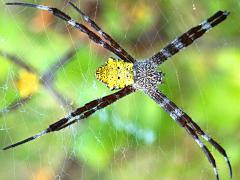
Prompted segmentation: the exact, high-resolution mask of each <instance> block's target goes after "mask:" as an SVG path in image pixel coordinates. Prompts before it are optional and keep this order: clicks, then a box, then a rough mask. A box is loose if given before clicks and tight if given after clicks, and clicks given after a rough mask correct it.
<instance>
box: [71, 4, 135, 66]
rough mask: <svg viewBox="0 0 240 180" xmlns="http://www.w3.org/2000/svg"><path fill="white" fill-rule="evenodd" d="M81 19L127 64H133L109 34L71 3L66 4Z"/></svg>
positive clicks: (132, 59) (131, 59)
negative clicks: (123, 58) (126, 61)
mask: <svg viewBox="0 0 240 180" xmlns="http://www.w3.org/2000/svg"><path fill="white" fill-rule="evenodd" d="M68 3H69V4H70V5H71V6H72V7H73V8H74V9H75V10H76V11H77V12H78V13H79V14H80V15H81V16H82V17H83V20H84V21H86V22H87V23H88V24H90V26H91V27H92V28H93V29H95V30H96V31H97V32H98V34H100V35H101V36H102V37H103V38H104V39H105V40H106V41H108V42H109V43H110V45H111V46H112V47H113V48H114V49H116V50H117V51H118V52H119V53H121V54H122V55H123V56H124V57H126V59H127V60H128V62H132V63H134V62H135V61H136V60H135V59H134V58H133V57H132V56H131V55H129V54H128V53H127V52H126V51H125V50H124V49H123V48H122V47H121V46H120V45H119V44H118V43H117V42H116V41H115V40H114V39H113V38H112V37H111V36H110V35H109V34H107V33H106V32H104V31H102V29H101V28H100V27H99V26H98V25H97V24H96V23H95V22H94V21H93V20H92V19H91V18H90V17H89V16H87V15H86V14H85V13H84V12H82V11H81V10H80V9H79V8H78V7H77V6H76V5H74V4H73V3H72V2H68Z"/></svg>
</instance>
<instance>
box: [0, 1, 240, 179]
mask: <svg viewBox="0 0 240 180" xmlns="http://www.w3.org/2000/svg"><path fill="white" fill-rule="evenodd" d="M9 1H10V0H9ZM9 1H8V2H9ZM5 2H6V1H5V0H2V1H1V2H0V8H1V11H0V52H1V55H0V99H1V100H0V108H1V112H0V113H1V114H0V146H1V147H4V146H6V145H8V144H10V143H13V142H16V141H19V140H22V139H23V138H26V137H28V136H31V135H34V134H35V133H38V132H40V131H42V130H43V129H44V128H46V127H47V126H48V125H49V124H50V123H53V122H55V121H56V120H58V119H60V118H61V117H63V116H65V115H66V114H67V113H69V112H70V110H71V108H74V107H78V106H82V105H84V104H85V103H87V102H89V101H90V100H93V99H95V98H99V97H101V96H104V95H107V94H110V93H112V92H111V91H110V90H109V89H107V88H106V87H105V85H103V84H102V83H100V82H98V81H97V80H96V79H95V75H94V74H95V70H96V68H97V67H99V66H100V65H101V64H103V63H104V62H105V61H106V60H107V58H108V57H111V56H113V57H115V56H114V55H113V54H112V53H110V52H108V51H106V50H104V49H103V48H101V47H99V46H97V45H96V44H94V43H93V42H91V41H90V40H89V39H88V38H87V37H86V35H84V34H82V33H80V32H78V31H76V30H75V29H73V28H72V27H70V26H68V25H67V24H66V23H64V22H63V21H61V20H59V19H57V18H54V17H53V16H52V15H49V14H48V13H45V12H41V11H39V10H36V9H31V8H23V7H14V6H11V7H10V6H9V7H6V6H5V5H4V3H5ZM28 2H34V3H39V4H47V5H51V6H54V7H58V8H59V9H61V10H63V11H65V12H67V13H68V14H71V16H72V17H74V18H75V19H77V20H78V21H80V22H82V19H81V17H80V16H79V15H78V14H77V13H76V12H75V11H74V10H73V9H72V8H71V7H70V6H68V5H67V0H66V1H53V0H47V1H46V0H45V1H37V0H35V1H28ZM73 2H75V3H76V4H77V5H78V6H80V7H81V9H82V10H83V11H84V12H86V13H87V14H88V15H89V16H90V17H92V18H93V19H94V20H96V22H97V23H98V24H99V25H100V26H101V27H102V28H103V30H105V31H106V32H108V33H109V34H111V35H112V36H113V37H114V39H116V40H117V41H118V42H119V43H120V44H121V45H122V46H123V47H124V48H125V49H126V50H127V51H128V52H130V53H131V54H132V55H133V56H134V57H135V58H136V59H144V58H147V57H149V56H151V55H152V54H153V53H156V52H157V51H159V50H160V49H161V48H162V47H163V46H164V45H166V44H167V43H168V42H170V41H171V40H172V39H173V38H175V37H177V36H178V35H180V34H181V33H183V32H185V31H186V30H188V29H189V28H190V27H192V26H194V25H196V24H198V23H200V22H201V21H202V20H204V19H206V18H207V17H209V16H211V15H212V14H213V13H215V12H216V11H217V10H229V11H230V12H231V15H230V16H229V17H228V19H227V20H226V21H225V22H224V23H222V24H220V25H219V26H217V27H216V28H214V29H213V30H212V31H211V32H209V33H207V34H206V35H204V37H202V38H201V39H199V40H198V41H197V42H196V43H194V44H193V45H192V46H191V47H189V48H187V49H185V50H184V51H182V52H181V53H179V54H177V55H176V56H174V57H172V58H171V59H170V60H168V61H167V62H165V63H164V64H163V65H162V66H161V67H160V69H161V70H162V71H164V72H165V73H166V78H165V82H164V84H163V85H161V87H160V89H161V90H162V91H163V92H164V93H165V94H166V95H167V96H168V97H169V98H170V99H172V100H173V101H174V102H175V103H176V104H177V105H179V106H180V107H181V108H182V109H184V110H185V112H187V113H188V114H189V115H190V116H191V117H192V118H193V120H195V121H196V122H197V123H198V124H199V125H200V126H201V127H202V128H203V129H204V130H205V131H206V132H207V133H208V134H210V135H211V136H212V137H214V138H215V139H216V140H217V141H218V142H220V144H221V145H222V146H223V147H224V148H225V149H226V151H227V153H228V155H229V156H230V160H231V163H232V165H233V173H234V175H233V179H239V178H240V173H239V168H240V156H239V155H240V152H239V151H240V145H239V141H240V131H239V129H240V123H239V121H240V105H239V99H240V73H239V72H240V71H239V69H240V50H239V48H240V44H239V42H240V38H239V34H240V30H239V29H240V28H239V27H240V26H239V20H240V15H239V9H240V2H239V1H238V0H229V1H220V0H213V1H209V0H202V1H194V0H181V1H177V0H169V1H167V0H158V1H156V0H132V1H128V0H114V1H103V0H81V1H73ZM65 56H67V57H68V56H69V57H70V58H69V59H67V60H66V62H65V61H64V62H65V63H62V64H61V63H58V62H59V61H61V60H62V59H64V57H65ZM13 57H15V59H16V58H18V59H21V60H22V61H23V62H24V63H26V64H28V65H29V66H31V67H32V68H33V70H32V73H29V72H26V71H24V70H23V69H24V68H23V67H21V66H20V65H18V64H16V62H13V61H11V59H14V58H13ZM59 64H60V65H59ZM53 65H55V66H54V67H53ZM56 67H57V68H56ZM54 68H55V69H54ZM53 69H54V70H53ZM55 70H56V72H55ZM44 75H45V76H44ZM29 95H30V96H29ZM208 147H209V146H208ZM209 148H210V150H211V151H212V153H213V154H214V156H215V158H216V161H217V165H218V169H219V173H220V177H221V179H229V173H228V169H227V165H226V163H225V161H224V159H223V157H222V156H221V155H219V153H218V152H217V151H216V150H215V149H214V148H212V147H209ZM0 160H1V166H0V177H1V179H4V180H12V179H26V180H32V179H34V180H50V179H61V180H67V179H69V180H74V179H116V180H123V179H139V180H141V179H149V180H150V179H161V180H186V179H199V180H200V179H215V177H214V173H213V170H212V168H211V165H210V164H209V162H208V160H207V158H206V157H205V155H204V154H203V152H202V151H201V149H200V148H199V147H198V145H197V144H196V143H195V142H194V141H193V140H192V139H191V137H189V136H188V135H187V133H186V132H185V131H184V130H183V129H181V128H180V127H179V126H178V125H177V124H176V123H175V122H174V121H173V120H172V119H171V118H170V117H169V115H168V114H166V113H165V112H164V111H163V110H162V109H161V108H160V107H159V106H158V105H157V104H155V103H154V102H153V101H152V100H151V99H150V98H148V97H147V96H145V95H144V94H142V93H141V92H137V93H134V94H132V95H130V96H128V97H125V98H123V99H122V100H120V101H118V102H117V103H115V104H113V105H111V106H109V107H107V108H106V109H104V110H101V111H99V112H97V113H95V114H94V115H93V116H91V117H89V118H88V119H85V120H84V121H82V122H79V123H78V124H75V125H73V126H71V127H70V128H66V129H64V130H62V131H60V132H57V133H53V134H49V135H46V136H43V137H42V138H40V139H37V140H35V141H32V142H30V143H28V144H25V145H22V146H19V147H17V148H15V149H12V150H8V151H1V152H0Z"/></svg>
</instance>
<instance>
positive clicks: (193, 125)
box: [186, 116, 232, 178]
mask: <svg viewBox="0 0 240 180" xmlns="http://www.w3.org/2000/svg"><path fill="white" fill-rule="evenodd" d="M186 119H187V121H188V124H189V126H191V128H192V129H194V131H195V132H196V133H197V134H199V135H200V136H201V137H202V138H203V139H205V140H206V141H208V142H209V143H210V144H211V145H212V146H213V147H214V148H215V149H216V150H217V151H218V152H219V153H220V154H222V155H223V157H224V159H225V161H226V162H227V164H228V168H229V172H230V177H231V178H232V166H231V163H230V160H229V158H228V155H227V153H226V151H225V149H224V148H223V147H222V146H221V145H220V144H219V143H218V142H216V141H215V140H214V139H213V138H212V137H210V136H209V135H207V134H206V133H205V132H204V131H203V130H202V129H201V128H200V127H199V126H198V125H197V123H195V122H194V121H193V120H192V119H191V118H190V117H188V116H187V117H186Z"/></svg>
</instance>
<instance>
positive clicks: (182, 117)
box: [146, 89, 232, 178]
mask: <svg viewBox="0 0 240 180" xmlns="http://www.w3.org/2000/svg"><path fill="white" fill-rule="evenodd" d="M146 93H147V94H148V95H149V96H150V97H151V98H152V99H153V100H154V101H156V103H158V104H159V105H160V106H161V107H162V108H163V109H164V110H165V111H166V112H167V113H168V114H169V115H170V116H171V118H172V119H173V120H175V121H176V122H177V123H178V124H179V125H180V126H181V127H183V128H185V129H186V130H187V131H188V133H189V134H190V135H191V136H192V137H193V138H194V140H195V141H196V142H197V143H198V144H199V145H200V147H201V148H202V149H203V150H204V152H205V154H206V153H208V152H207V151H208V150H206V148H205V145H204V146H203V145H201V144H203V143H201V141H199V140H198V139H199V138H198V136H197V134H199V135H201V136H202V137H203V138H204V139H205V140H207V141H208V142H209V143H210V144H211V145H212V146H214V147H215V148H216V149H217V150H218V152H219V153H220V154H222V155H223V156H224V158H225V160H226V162H227V164H228V167H229V171H230V177H232V168H231V164H230V161H229V159H228V156H227V154H226V152H225V150H224V149H223V148H222V147H221V146H220V145H219V144H218V143H217V142H216V141H215V140H213V139H212V138H211V137H209V136H208V135H206V134H205V133H204V132H203V131H202V130H201V129H200V127H199V126H198V125H197V124H196V123H195V122H194V121H193V120H192V119H191V118H190V117H189V116H188V115H187V114H186V113H185V112H183V111H182V110H181V109H179V108H178V107H177V105H176V104H175V103H173V102H172V101H170V100H169V99H168V98H167V97H166V96H165V95H164V94H163V93H161V92H160V91H158V90H157V89H151V90H147V91H146ZM196 137H197V140H196ZM207 157H208V159H209V161H210V160H211V159H212V158H211V155H209V153H208V155H207ZM213 160H214V158H213ZM213 160H211V161H210V162H211V164H212V166H213V167H214V172H215V175H216V177H217V178H218V175H217V169H216V165H215V161H213Z"/></svg>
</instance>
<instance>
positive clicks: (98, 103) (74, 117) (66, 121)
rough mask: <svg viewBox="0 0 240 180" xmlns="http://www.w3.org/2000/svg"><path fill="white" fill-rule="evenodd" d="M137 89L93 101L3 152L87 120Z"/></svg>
mask: <svg viewBox="0 0 240 180" xmlns="http://www.w3.org/2000/svg"><path fill="white" fill-rule="evenodd" d="M134 91H135V89H134V88H133V87H132V86H127V87H125V88H123V89H121V90H120V91H118V92H115V93H112V94H110V95H107V96H104V97H102V98H99V99H96V100H93V101H91V102H89V103H87V104H85V105H84V106H82V107H80V108H78V109H76V110H75V111H74V112H72V113H70V114H69V115H68V116H67V117H64V118H62V119H60V120H59V121H57V122H55V123H53V124H51V125H49V127H48V128H47V129H45V130H44V131H42V132H40V133H38V134H36V135H34V136H31V137H29V138H27V139H24V140H22V141H19V142H17V143H14V144H11V145H9V146H6V147H4V148H3V150H7V149H10V148H13V147H16V146H19V145H21V144H24V143H27V142H29V141H32V140H34V139H37V138H39V137H41V136H43V135H45V134H47V133H50V132H54V131H59V130H61V129H63V128H65V127H67V126H69V125H71V124H73V123H76V122H78V121H79V120H81V119H85V118H87V117H89V116H90V115H92V114H93V113H95V112H96V111H97V110H100V109H102V108H105V107H106V106H108V105H110V104H112V103H114V102H116V101H117V100H119V99H121V98H123V97H124V96H126V95H129V94H130V93H132V92H134Z"/></svg>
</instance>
